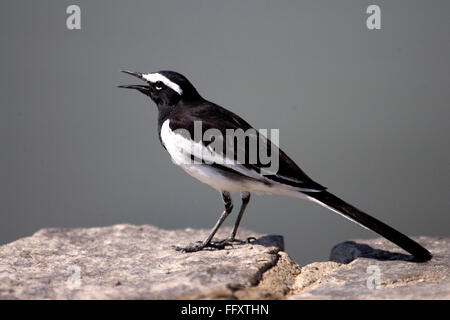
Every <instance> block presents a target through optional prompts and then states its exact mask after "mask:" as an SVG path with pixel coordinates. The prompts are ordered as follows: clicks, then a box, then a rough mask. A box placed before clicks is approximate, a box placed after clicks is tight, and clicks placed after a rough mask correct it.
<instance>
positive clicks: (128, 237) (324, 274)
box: [0, 224, 450, 299]
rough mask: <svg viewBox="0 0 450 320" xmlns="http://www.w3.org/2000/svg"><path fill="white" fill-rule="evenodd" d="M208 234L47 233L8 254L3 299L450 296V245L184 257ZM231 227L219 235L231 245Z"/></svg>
mask: <svg viewBox="0 0 450 320" xmlns="http://www.w3.org/2000/svg"><path fill="white" fill-rule="evenodd" d="M208 232H209V230H193V229H184V230H163V229H159V228H156V227H153V226H148V225H144V226H133V225H127V224H121V225H115V226H111V227H99V228H79V229H43V230H40V231H38V232H37V233H35V234H34V235H32V236H31V237H27V238H22V239H19V240H17V241H14V242H12V243H9V244H6V245H3V246H1V247H0V299H218V298H219V299H450V238H433V237H419V238H416V240H417V241H418V242H419V243H421V244H422V245H424V246H425V247H426V248H427V249H429V250H430V251H431V252H432V254H433V259H432V260H431V261H429V262H426V263H415V262H412V261H411V256H409V255H407V254H405V253H404V252H402V251H401V249H399V248H398V247H396V246H395V245H393V244H392V243H390V242H389V241H387V240H384V239H382V238H376V239H371V240H354V241H347V242H343V243H341V244H338V245H336V246H335V247H334V248H333V249H332V251H331V254H330V261H325V262H314V263H311V264H309V265H306V266H304V267H300V266H299V265H297V264H296V263H295V262H294V261H293V260H292V259H291V258H290V257H289V256H288V254H287V253H285V252H283V251H282V250H283V238H282V237H281V236H264V235H260V234H256V233H254V232H250V231H247V230H240V232H239V234H238V235H239V237H240V238H242V239H245V238H247V237H250V236H253V237H256V238H257V240H255V241H254V242H252V243H250V244H243V245H235V246H234V247H233V248H231V247H227V248H226V249H223V250H212V249H211V250H204V251H201V252H195V253H181V252H178V251H175V250H174V249H173V248H172V246H185V245H187V244H189V243H192V242H195V241H197V240H199V239H203V238H204V237H205V236H206V235H207V233H208ZM229 232H230V229H229V228H224V229H223V230H220V231H219V234H218V235H217V237H218V238H225V237H226V236H227V235H228V234H229Z"/></svg>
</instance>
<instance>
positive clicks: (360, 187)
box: [0, 0, 450, 263]
mask: <svg viewBox="0 0 450 320" xmlns="http://www.w3.org/2000/svg"><path fill="white" fill-rule="evenodd" d="M372 3H376V4H379V5H380V6H381V10H382V21H381V23H382V29H381V30H379V31H369V30H368V29H367V28H366V26H365V20H366V17H367V15H366V13H365V10H366V8H367V6H368V5H369V4H372ZM70 4H79V5H80V6H81V10H82V30H80V31H69V30H67V29H66V17H67V15H66V13H65V11H66V7H67V6H68V5H70ZM0 6H1V10H0V12H1V13H0V14H1V19H0V24H1V25H0V30H1V31H0V32H1V43H2V49H1V50H0V55H1V59H0V61H1V73H0V81H1V83H0V88H1V96H0V101H1V117H0V146H1V153H0V162H1V163H0V178H1V179H0V195H1V201H0V219H1V222H0V242H1V243H6V242H9V241H12V240H15V239H17V238H19V237H23V236H27V235H30V234H32V233H33V232H35V231H36V230H38V229H39V228H44V227H60V226H64V227H80V226H86V227H87V226H104V225H111V224H116V223H122V222H127V223H133V224H153V225H156V226H159V227H163V228H184V227H194V228H210V227H211V226H212V225H213V224H214V223H215V221H216V219H217V218H218V216H219V212H220V211H221V210H222V204H221V200H220V198H219V194H218V193H217V192H216V191H214V190H212V189H210V188H209V187H208V186H206V185H203V184H201V183H200V182H197V181H196V180H194V179H193V178H191V177H190V176H188V175H186V174H185V173H184V172H183V171H182V170H181V169H180V168H178V167H175V166H174V165H173V164H172V163H171V161H170V159H169V156H168V154H167V153H166V152H165V151H164V150H163V149H162V147H161V146H160V144H159V141H158V138H157V126H156V117H157V112H156V108H155V106H154V105H153V104H152V103H151V101H150V100H149V99H147V98H146V97H144V96H143V95H141V94H138V93H137V92H132V91H125V90H121V89H118V88H116V85H118V84H129V83H134V80H133V79H131V78H130V77H128V76H126V75H124V74H121V73H119V70H120V69H122V68H128V69H130V70H135V71H157V70H160V69H169V70H176V71H178V72H180V73H183V74H185V75H186V76H188V78H190V79H191V80H192V82H193V83H194V85H196V86H197V88H198V90H199V92H200V93H201V94H202V95H203V96H204V97H206V98H207V99H210V100H212V101H214V102H216V103H218V104H221V105H223V106H225V107H228V108H229V109H231V110H232V111H234V112H236V113H238V114H240V115H241V116H242V117H243V118H244V119H246V120H248V121H249V122H250V123H251V124H253V125H254V126H255V127H256V128H280V144H281V147H282V148H283V149H284V150H285V151H286V152H287V153H288V154H289V155H290V156H291V157H292V158H293V159H294V160H295V161H297V162H298V164H299V165H300V166H301V167H302V168H303V169H304V170H305V171H306V172H307V173H308V174H309V175H310V176H311V177H313V178H314V179H315V180H316V181H318V182H320V183H322V184H324V185H326V186H328V187H329V188H330V190H331V191H332V192H335V193H336V194H337V195H339V196H342V197H343V198H344V199H346V200H348V201H349V202H352V203H353V204H355V205H357V206H359V207H360V208H362V209H363V210H365V211H367V212H369V213H371V214H373V215H374V216H376V217H378V218H380V219H382V220H384V221H385V222H387V223H389V224H391V225H392V226H394V227H397V228H398V229H400V230H401V231H403V232H405V233H407V234H409V235H449V232H448V231H449V227H450V216H449V208H450V202H449V198H450V197H449V191H450V188H449V163H450V151H449V146H448V140H449V139H448V138H449V102H450V90H449V80H450V79H449V78H450V67H449V57H450V55H449V53H450V41H449V31H450V20H449V18H448V13H449V12H450V2H449V1H431V2H430V1H424V0H422V1H410V0H408V1H406V0H405V1H370V2H367V1H331V0H330V1H317V0H314V1H260V0H253V1H192V0H190V1H178V2H174V1H158V2H157V1H110V0H108V1H2V2H1V5H0ZM238 202H239V201H238V199H237V198H236V201H235V204H237V203H238ZM247 213H248V214H247V215H246V216H245V217H244V220H243V225H244V226H245V227H246V228H249V229H252V230H254V231H258V232H262V233H272V234H282V235H284V236H285V241H286V249H287V251H288V252H289V253H290V254H291V255H292V256H293V257H294V258H295V259H296V260H297V261H298V262H299V263H307V262H311V261H313V260H321V259H326V258H327V256H328V253H329V251H330V248H331V247H332V246H333V245H334V244H336V243H338V242H340V241H343V240H347V239H350V238H354V237H373V236H374V234H372V233H370V232H368V231H366V230H364V229H362V228H360V227H359V226H357V225H354V224H351V223H350V222H349V221H347V220H345V219H343V218H341V217H339V216H337V215H335V214H333V213H331V212H330V211H327V210H326V209H324V208H322V207H320V206H317V205H315V204H313V203H308V202H306V201H301V200H298V199H291V198H284V197H278V196H264V197H262V196H254V197H253V201H252V202H251V203H250V206H249V208H248V212H247ZM234 217H235V216H234V215H233V216H231V217H230V219H229V221H228V224H232V222H233V220H234Z"/></svg>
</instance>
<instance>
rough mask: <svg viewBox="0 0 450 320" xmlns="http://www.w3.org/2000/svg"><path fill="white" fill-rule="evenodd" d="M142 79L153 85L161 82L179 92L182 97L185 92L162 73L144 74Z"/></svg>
mask: <svg viewBox="0 0 450 320" xmlns="http://www.w3.org/2000/svg"><path fill="white" fill-rule="evenodd" d="M142 77H143V78H144V79H145V80H147V81H149V82H151V83H155V82H157V81H161V82H162V83H164V84H165V85H166V86H168V87H169V88H171V89H172V90H174V91H175V92H177V93H178V94H179V95H180V96H181V95H182V94H183V90H181V87H180V86H179V85H178V84H176V83H175V82H173V81H170V80H169V79H168V78H167V77H165V76H163V75H162V74H160V73H147V74H143V75H142Z"/></svg>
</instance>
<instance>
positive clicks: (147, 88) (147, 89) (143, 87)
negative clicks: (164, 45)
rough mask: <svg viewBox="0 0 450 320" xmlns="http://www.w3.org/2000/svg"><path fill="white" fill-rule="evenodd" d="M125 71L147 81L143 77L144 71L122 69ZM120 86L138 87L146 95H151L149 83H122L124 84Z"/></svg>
mask: <svg viewBox="0 0 450 320" xmlns="http://www.w3.org/2000/svg"><path fill="white" fill-rule="evenodd" d="M122 72H123V73H126V74H129V75H132V76H133V77H136V78H139V79H141V80H144V81H146V80H145V79H144V78H143V77H142V73H140V72H132V71H128V70H122ZM118 87H119V88H125V89H136V90H138V91H140V92H142V93H143V94H145V95H149V94H150V90H151V88H150V86H149V85H140V84H130V85H122V86H118Z"/></svg>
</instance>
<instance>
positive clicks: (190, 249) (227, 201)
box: [175, 191, 233, 252]
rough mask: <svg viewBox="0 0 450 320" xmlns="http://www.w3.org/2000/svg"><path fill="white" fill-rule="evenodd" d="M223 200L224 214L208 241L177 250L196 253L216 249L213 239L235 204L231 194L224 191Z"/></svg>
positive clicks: (176, 248) (177, 248)
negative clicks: (210, 248)
mask: <svg viewBox="0 0 450 320" xmlns="http://www.w3.org/2000/svg"><path fill="white" fill-rule="evenodd" d="M222 199H223V203H224V205H225V210H224V211H223V212H222V215H221V216H220V218H219V220H218V221H217V223H216V225H215V226H214V228H213V229H212V230H211V233H210V234H209V235H208V237H206V239H205V240H203V241H202V242H199V243H196V244H194V245H191V246H187V247H185V248H181V247H175V250H177V251H183V252H196V251H200V250H202V249H203V248H205V247H216V246H215V245H213V244H211V239H212V238H213V237H214V235H215V234H216V232H217V230H219V228H220V226H221V225H222V223H223V222H224V221H225V219H226V218H227V217H228V215H229V214H230V213H231V210H233V202H232V201H231V195H230V193H229V192H227V191H223V192H222ZM220 247H223V246H220Z"/></svg>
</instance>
